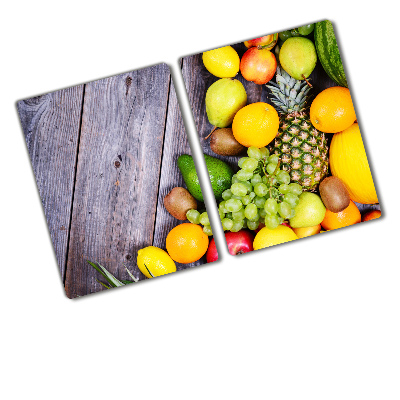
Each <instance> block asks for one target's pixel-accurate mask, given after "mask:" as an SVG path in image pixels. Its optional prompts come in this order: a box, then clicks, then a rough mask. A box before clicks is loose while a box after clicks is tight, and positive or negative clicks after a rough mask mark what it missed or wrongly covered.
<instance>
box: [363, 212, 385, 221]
mask: <svg viewBox="0 0 400 400" xmlns="http://www.w3.org/2000/svg"><path fill="white" fill-rule="evenodd" d="M381 215H382V213H381V212H380V211H379V210H372V211H368V212H366V213H365V214H363V216H362V218H361V222H365V221H371V220H373V219H377V218H380V217H381Z"/></svg>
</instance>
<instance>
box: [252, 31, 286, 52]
mask: <svg viewBox="0 0 400 400" xmlns="http://www.w3.org/2000/svg"><path fill="white" fill-rule="evenodd" d="M277 41H278V34H277V33H275V34H273V35H266V36H262V37H259V38H256V39H252V40H246V41H245V42H244V45H245V46H246V47H247V48H249V47H258V46H261V47H263V48H264V49H269V50H271V49H272V48H273V47H274V46H275V45H276V43H277Z"/></svg>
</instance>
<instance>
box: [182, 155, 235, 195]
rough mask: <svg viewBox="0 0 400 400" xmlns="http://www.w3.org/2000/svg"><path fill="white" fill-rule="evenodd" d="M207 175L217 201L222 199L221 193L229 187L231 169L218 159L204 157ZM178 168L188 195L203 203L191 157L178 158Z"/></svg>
mask: <svg viewBox="0 0 400 400" xmlns="http://www.w3.org/2000/svg"><path fill="white" fill-rule="evenodd" d="M204 158H205V161H206V166H207V169H208V174H209V175H210V181H211V186H212V189H213V191H214V196H215V198H216V199H217V200H219V199H221V198H222V192H223V191H224V190H226V189H229V188H230V187H231V183H232V175H233V170H232V168H231V167H230V166H229V165H228V164H226V163H225V162H223V161H221V160H219V159H218V158H215V157H211V156H208V155H207V154H205V155H204ZM178 168H179V169H180V171H181V173H182V176H183V180H184V181H185V183H186V186H187V188H188V190H189V192H190V194H191V195H192V196H193V197H194V198H195V199H197V200H198V201H204V199H203V194H202V193H201V188H200V182H199V177H198V176H197V172H196V168H195V166H194V162H193V158H192V156H189V155H188V154H182V155H181V156H179V158H178Z"/></svg>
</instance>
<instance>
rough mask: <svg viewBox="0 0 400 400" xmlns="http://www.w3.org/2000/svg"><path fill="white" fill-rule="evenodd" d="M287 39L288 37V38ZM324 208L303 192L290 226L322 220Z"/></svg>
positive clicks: (300, 226)
mask: <svg viewBox="0 0 400 400" xmlns="http://www.w3.org/2000/svg"><path fill="white" fill-rule="evenodd" d="M288 40H289V39H288ZM325 212H326V208H325V206H324V203H323V202H322V200H321V198H320V197H319V196H318V195H317V194H315V193H310V192H303V193H302V194H301V195H300V197H299V204H297V206H296V207H295V209H294V217H293V218H290V219H289V223H290V226H291V227H292V228H307V227H309V226H315V225H318V224H320V223H321V222H322V220H323V219H324V217H325Z"/></svg>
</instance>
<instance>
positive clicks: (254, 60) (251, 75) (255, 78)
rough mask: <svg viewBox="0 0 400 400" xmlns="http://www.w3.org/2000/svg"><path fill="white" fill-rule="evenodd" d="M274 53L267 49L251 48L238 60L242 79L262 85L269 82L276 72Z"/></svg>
mask: <svg viewBox="0 0 400 400" xmlns="http://www.w3.org/2000/svg"><path fill="white" fill-rule="evenodd" d="M276 66H277V63H276V58H275V55H274V53H272V52H271V51H269V50H267V49H259V48H257V47H251V48H250V49H248V50H247V51H246V53H244V54H243V57H242V59H241V60H240V72H241V73H242V76H243V78H244V79H246V80H248V81H251V82H254V83H257V85H263V84H264V83H267V82H269V81H270V80H271V79H272V77H273V76H274V74H275V71H276Z"/></svg>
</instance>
